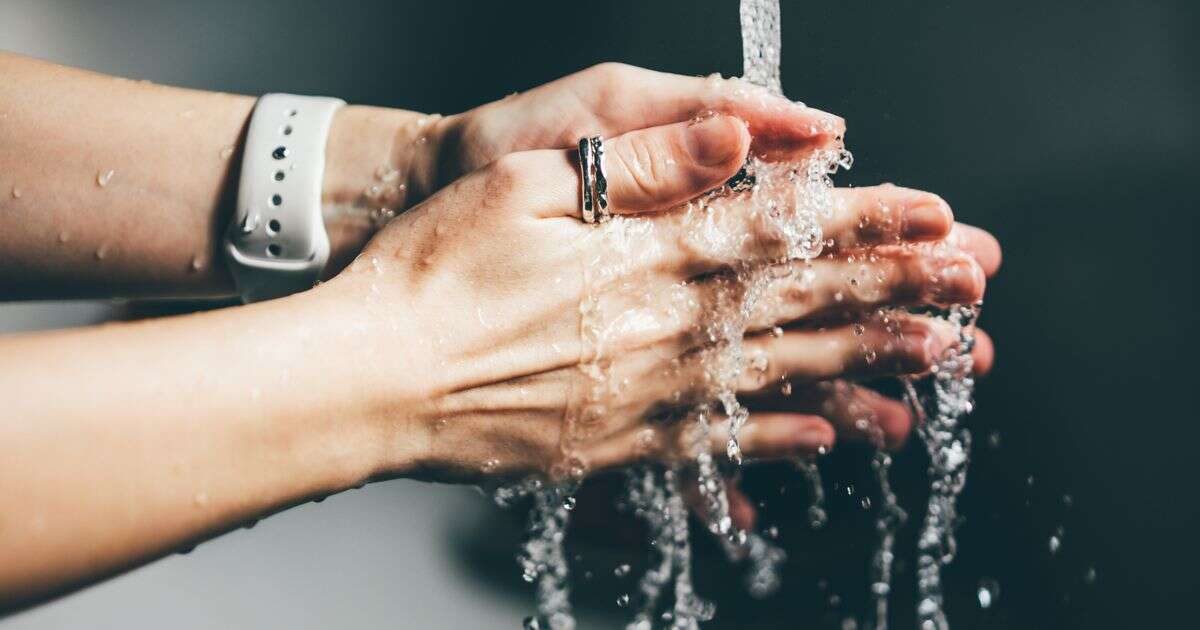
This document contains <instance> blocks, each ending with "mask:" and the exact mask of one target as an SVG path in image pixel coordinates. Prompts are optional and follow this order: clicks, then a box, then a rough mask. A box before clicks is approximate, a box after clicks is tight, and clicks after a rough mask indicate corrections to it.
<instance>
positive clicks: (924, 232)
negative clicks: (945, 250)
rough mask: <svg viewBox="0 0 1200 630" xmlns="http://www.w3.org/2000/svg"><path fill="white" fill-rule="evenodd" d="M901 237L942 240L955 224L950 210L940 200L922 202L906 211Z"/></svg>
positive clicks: (903, 214) (903, 216)
mask: <svg viewBox="0 0 1200 630" xmlns="http://www.w3.org/2000/svg"><path fill="white" fill-rule="evenodd" d="M900 217H901V219H900V220H901V222H902V224H901V228H900V232H901V235H902V236H903V237H904V238H906V239H916V240H930V239H936V238H942V237H944V236H946V234H947V233H948V232H949V231H950V227H951V226H952V225H953V224H954V220H953V219H952V217H951V214H950V209H949V208H948V207H946V204H945V203H944V202H942V201H940V200H936V201H927V202H921V203H919V204H916V205H913V206H909V207H907V208H905V209H904V211H903V212H902V213H901V215H900Z"/></svg>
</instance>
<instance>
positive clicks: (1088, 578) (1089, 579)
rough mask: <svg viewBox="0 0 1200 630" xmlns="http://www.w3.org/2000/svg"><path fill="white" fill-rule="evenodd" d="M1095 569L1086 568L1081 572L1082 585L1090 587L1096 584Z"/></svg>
mask: <svg viewBox="0 0 1200 630" xmlns="http://www.w3.org/2000/svg"><path fill="white" fill-rule="evenodd" d="M1096 577H1097V576H1096V567H1088V568H1087V570H1086V571H1084V572H1083V583H1084V584H1087V585H1088V586H1091V585H1093V584H1095V583H1096Z"/></svg>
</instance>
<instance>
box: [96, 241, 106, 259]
mask: <svg viewBox="0 0 1200 630" xmlns="http://www.w3.org/2000/svg"><path fill="white" fill-rule="evenodd" d="M106 256H108V243H102V244H101V245H100V247H97V248H96V260H104V258H105V257H106Z"/></svg>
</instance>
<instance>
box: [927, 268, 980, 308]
mask: <svg viewBox="0 0 1200 630" xmlns="http://www.w3.org/2000/svg"><path fill="white" fill-rule="evenodd" d="M935 278H936V283H935V285H934V288H933V295H934V299H935V300H937V301H938V303H939V304H958V303H962V302H974V301H976V300H978V299H979V298H980V297H981V296H980V295H979V293H980V288H981V287H982V286H983V283H984V282H985V280H984V278H983V270H982V269H980V268H979V265H977V264H975V261H973V260H969V259H963V258H956V259H952V260H950V261H947V262H946V263H944V264H943V265H942V267H941V269H939V270H938V272H937V275H936V277H935Z"/></svg>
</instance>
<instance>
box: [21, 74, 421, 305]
mask: <svg viewBox="0 0 1200 630" xmlns="http://www.w3.org/2000/svg"><path fill="white" fill-rule="evenodd" d="M0 75H2V76H4V78H5V80H4V82H3V83H2V84H0V299H22V298H56V297H89V296H98V297H112V296H151V295H159V296H165V295H189V296H198V295H214V296H215V295H228V294H230V293H232V281H231V278H230V277H229V275H228V272H227V271H226V270H225V267H224V264H223V261H222V259H221V257H220V255H219V253H218V252H219V249H218V248H219V243H220V241H221V236H222V234H223V233H224V230H225V227H226V224H227V222H228V219H229V217H230V216H232V211H233V204H234V202H235V197H236V180H237V176H238V166H239V157H240V155H241V149H242V139H243V135H244V131H245V127H246V124H247V122H248V120H249V117H250V113H251V111H252V110H253V107H254V99H253V98H251V97H248V96H239V95H233V94H222V93H215V92H204V91H198V90H187V89H180V88H172V87H166V86H158V85H153V84H148V83H142V82H136V81H130V80H127V79H119V78H114V77H108V76H104V75H100V74H95V73H91V72H85V71H81V70H76V69H72V68H65V67H62V66H56V65H53V64H49V63H45V62H40V61H37V60H33V59H29V58H26V57H20V56H17V55H11V54H6V53H0ZM426 120H427V119H426V118H425V117H423V116H422V115H421V114H416V113H413V112H404V111H400V110H392V109H382V108H369V107H346V108H343V109H342V110H341V111H340V112H339V113H338V115H337V117H336V118H335V120H334V124H333V127H332V129H331V132H330V139H329V143H328V146H327V158H328V159H327V166H326V177H325V181H324V190H323V197H324V198H323V201H324V203H325V205H326V208H327V212H326V214H327V225H328V228H329V233H330V239H331V244H332V246H333V247H332V250H333V251H332V255H331V265H330V268H329V271H330V272H331V273H332V272H333V271H335V270H336V269H337V268H339V265H341V264H344V263H345V262H346V261H348V260H349V259H351V258H352V257H353V255H354V254H355V253H357V251H358V250H359V249H360V248H361V246H362V245H363V243H365V241H366V240H367V238H369V236H370V234H371V233H373V231H374V229H375V226H376V225H377V222H375V221H373V220H372V214H371V213H372V212H375V213H377V214H378V210H379V209H380V208H385V207H386V208H388V209H390V210H392V211H400V210H402V209H403V208H405V207H406V206H407V205H409V204H410V203H411V202H412V201H413V200H414V199H418V198H420V197H421V196H424V195H426V194H428V192H429V186H430V185H431V182H432V181H433V179H434V178H433V176H432V174H431V173H430V169H432V168H433V166H434V165H435V164H436V157H435V156H434V153H435V152H436V150H437V145H438V142H437V130H436V128H437V127H438V125H435V124H429V125H424V124H421V123H422V122H423V121H426ZM421 137H425V138H426V140H425V141H421V140H420V138H421ZM384 180H387V181H384Z"/></svg>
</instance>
